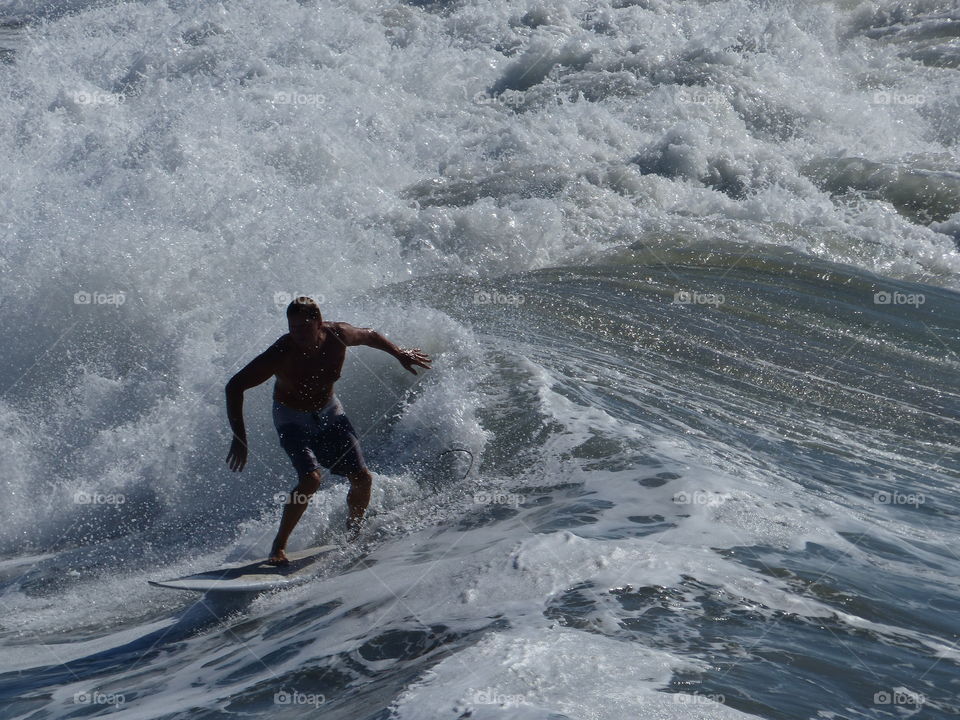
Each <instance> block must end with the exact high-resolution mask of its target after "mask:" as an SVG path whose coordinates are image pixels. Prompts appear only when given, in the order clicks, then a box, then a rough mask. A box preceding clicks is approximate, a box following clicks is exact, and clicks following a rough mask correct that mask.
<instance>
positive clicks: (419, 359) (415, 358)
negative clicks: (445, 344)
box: [397, 348, 431, 375]
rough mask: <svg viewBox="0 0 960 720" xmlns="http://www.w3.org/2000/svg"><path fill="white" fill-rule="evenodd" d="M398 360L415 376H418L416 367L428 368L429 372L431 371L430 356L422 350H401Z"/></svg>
mask: <svg viewBox="0 0 960 720" xmlns="http://www.w3.org/2000/svg"><path fill="white" fill-rule="evenodd" d="M397 360H399V361H400V364H401V365H403V367H405V368H406V369H407V370H409V371H410V372H412V373H413V374H414V375H416V374H417V371H416V370H414V369H413V366H414V365H418V366H420V367H422V368H426V369H427V370H429V369H430V362H431V360H430V356H429V355H427V354H426V353H425V352H423V351H422V350H421V349H420V348H413V349H409V348H400V354H399V355H397Z"/></svg>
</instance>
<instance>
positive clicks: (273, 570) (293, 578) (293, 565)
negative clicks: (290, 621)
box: [147, 545, 338, 592]
mask: <svg viewBox="0 0 960 720" xmlns="http://www.w3.org/2000/svg"><path fill="white" fill-rule="evenodd" d="M337 547H338V546H337V545H320V546H318V547H311V548H307V549H306V550H298V551H296V552H288V553H287V557H288V558H289V559H290V564H289V565H268V564H267V561H266V560H257V561H256V562H252V563H247V564H246V565H227V566H224V567H222V568H217V569H216V570H208V571H206V572H202V573H196V574H195V575H185V576H184V577H179V578H173V579H171V580H148V581H147V582H149V583H150V584H151V585H155V586H156V587H164V588H172V589H174V590H194V591H196V592H211V591H216V590H229V591H232V592H257V591H260V590H271V589H273V588H278V587H287V586H290V585H296V584H297V583H301V582H304V581H305V580H309V579H310V578H311V577H312V576H313V572H314V570H315V568H314V567H313V565H315V564H316V562H317V561H318V560H320V559H321V558H322V557H323V556H324V555H325V554H327V553H328V552H330V551H331V550H336V549H337Z"/></svg>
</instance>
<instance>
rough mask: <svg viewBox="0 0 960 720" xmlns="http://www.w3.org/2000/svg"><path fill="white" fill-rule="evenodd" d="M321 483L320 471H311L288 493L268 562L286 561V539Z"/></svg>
mask: <svg viewBox="0 0 960 720" xmlns="http://www.w3.org/2000/svg"><path fill="white" fill-rule="evenodd" d="M322 481H323V478H322V476H321V475H320V470H313V471H312V472H308V473H306V474H305V475H303V476H302V477H301V478H300V482H299V484H298V485H297V486H296V487H295V488H294V489H293V491H292V492H291V493H290V499H289V500H287V504H286V505H284V506H283V517H282V518H280V530H278V531H277V537H276V539H275V540H274V541H273V547H272V548H271V549H270V562H278V563H282V562H285V561H286V560H287V555H286V553H285V552H284V548H286V547H287V539H288V538H289V537H290V533H292V532H293V529H294V528H295V527H296V526H297V523H298V522H300V518H301V517H303V512H304V510H306V509H307V503H309V502H310V496H311V495H313V494H314V493H315V492H316V491H317V490H318V489H319V488H320V483H321V482H322Z"/></svg>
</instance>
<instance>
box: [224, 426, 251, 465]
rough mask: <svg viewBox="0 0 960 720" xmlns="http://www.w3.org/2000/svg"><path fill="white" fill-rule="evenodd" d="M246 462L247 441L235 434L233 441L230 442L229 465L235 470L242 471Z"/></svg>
mask: <svg viewBox="0 0 960 720" xmlns="http://www.w3.org/2000/svg"><path fill="white" fill-rule="evenodd" d="M246 464H247V443H246V442H245V441H244V440H241V439H240V438H238V437H237V436H236V435H234V436H233V442H232V443H231V444H230V452H229V453H228V454H227V465H228V466H229V467H230V469H231V470H233V471H234V472H240V471H241V470H243V466H244V465H246Z"/></svg>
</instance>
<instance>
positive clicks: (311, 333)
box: [287, 315, 320, 348]
mask: <svg viewBox="0 0 960 720" xmlns="http://www.w3.org/2000/svg"><path fill="white" fill-rule="evenodd" d="M287 325H288V327H289V328H290V337H291V338H292V339H293V342H294V344H296V345H298V346H299V347H302V348H313V347H316V346H317V345H319V344H320V321H319V320H318V319H316V318H312V319H308V318H305V317H303V316H302V315H294V316H293V317H292V318H287Z"/></svg>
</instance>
